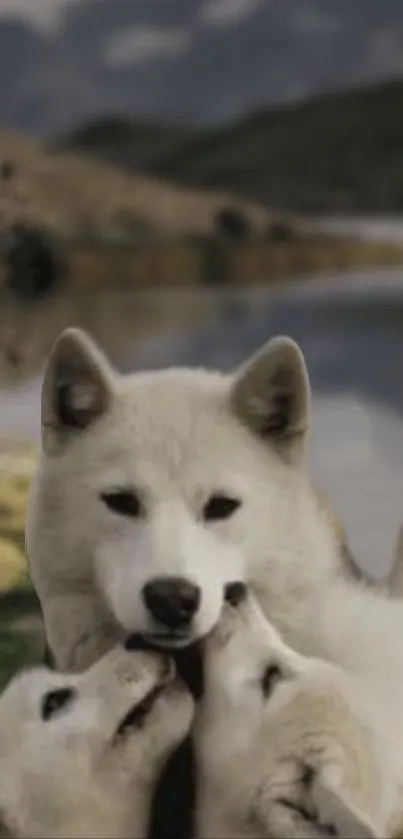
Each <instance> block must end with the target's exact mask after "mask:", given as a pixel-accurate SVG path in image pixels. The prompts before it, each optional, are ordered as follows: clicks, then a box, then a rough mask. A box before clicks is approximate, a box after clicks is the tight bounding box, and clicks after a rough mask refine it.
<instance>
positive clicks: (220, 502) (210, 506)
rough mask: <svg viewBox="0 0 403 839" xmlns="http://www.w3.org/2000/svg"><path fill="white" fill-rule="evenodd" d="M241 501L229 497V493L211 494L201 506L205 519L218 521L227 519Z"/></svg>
mask: <svg viewBox="0 0 403 839" xmlns="http://www.w3.org/2000/svg"><path fill="white" fill-rule="evenodd" d="M240 506H241V502H240V501H239V500H238V499H237V498H230V496H229V495H222V494H219V495H218V494H217V495H212V496H211V498H209V500H208V501H207V503H206V504H205V505H204V508H203V516H204V520H205V521H220V519H229V517H230V516H232V515H233V513H235V512H236V510H237V509H238V507H240Z"/></svg>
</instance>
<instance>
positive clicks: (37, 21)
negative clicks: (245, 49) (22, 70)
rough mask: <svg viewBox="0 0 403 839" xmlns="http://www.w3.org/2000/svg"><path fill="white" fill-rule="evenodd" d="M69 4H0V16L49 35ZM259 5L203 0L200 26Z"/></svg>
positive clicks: (62, 0) (12, 0)
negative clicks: (26, 22) (18, 19)
mask: <svg viewBox="0 0 403 839" xmlns="http://www.w3.org/2000/svg"><path fill="white" fill-rule="evenodd" d="M70 2H76V0H0V16H5V15H10V14H11V15H13V16H17V15H18V16H19V17H22V18H24V19H25V20H29V21H30V22H31V23H33V24H34V25H35V26H36V27H37V28H39V29H41V30H42V31H45V32H52V31H54V30H55V29H57V24H58V20H59V16H60V11H61V9H62V8H63V7H64V6H66V5H67V4H68V3H70ZM81 2H85V0H81ZM116 2H118V0H116ZM133 2H135V0H133ZM165 2H166V3H169V0H165ZM189 2H191V0H189ZM262 2H268V0H204V5H203V6H202V9H201V11H200V22H201V23H204V24H206V25H211V26H230V25H231V24H232V23H237V22H239V21H240V20H242V18H244V17H248V16H249V14H251V13H252V12H253V11H255V9H256V8H257V7H258V6H259V5H261V3H262Z"/></svg>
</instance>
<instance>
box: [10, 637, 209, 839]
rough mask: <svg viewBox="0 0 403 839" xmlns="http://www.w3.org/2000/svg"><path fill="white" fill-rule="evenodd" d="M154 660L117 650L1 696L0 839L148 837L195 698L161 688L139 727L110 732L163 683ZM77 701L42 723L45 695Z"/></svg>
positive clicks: (171, 684) (26, 681) (25, 680)
mask: <svg viewBox="0 0 403 839" xmlns="http://www.w3.org/2000/svg"><path fill="white" fill-rule="evenodd" d="M165 666H166V663H165V662H164V661H163V659H162V658H159V657H157V656H156V655H153V654H150V653H140V652H138V653H127V652H125V651H124V650H122V649H115V650H113V651H112V652H111V653H109V654H108V655H107V656H106V657H104V658H103V659H101V660H100V661H99V662H98V663H97V664H95V665H93V667H92V668H91V669H90V670H88V671H87V672H85V673H83V674H79V675H70V676H65V675H60V674H56V673H51V672H49V671H48V670H45V669H34V670H31V671H28V672H25V673H23V674H22V675H20V676H18V677H17V678H16V679H15V680H14V681H13V682H12V683H11V684H10V685H9V686H8V688H7V689H6V691H5V692H4V694H3V695H2V696H1V697H0V777H1V784H0V833H1V829H2V828H3V829H6V830H7V831H8V832H7V834H6V835H11V836H13V837H15V839H57V837H59V838H60V839H65V837H69V839H79V837H88V839H89V837H99V839H130V837H144V836H145V835H146V826H147V820H148V809H149V805H150V801H151V796H152V790H153V787H154V784H155V782H156V778H157V777H158V775H159V773H160V771H161V767H162V765H163V763H164V761H165V759H166V757H167V755H168V754H169V752H170V751H171V749H172V748H173V747H174V746H175V745H176V744H178V743H179V741H180V740H181V739H182V738H183V737H184V736H185V734H186V733H187V731H188V729H189V726H190V722H191V719H192V700H191V698H190V696H189V695H188V694H187V692H186V691H185V690H184V689H183V688H180V687H179V685H178V684H177V683H176V681H175V680H172V678H170V679H169V680H168V681H167V684H166V687H165V690H164V692H163V693H162V694H161V695H160V697H159V699H158V700H157V702H156V704H155V705H154V707H153V709H152V710H151V712H150V714H149V716H148V717H147V718H146V719H145V721H144V727H143V728H139V729H136V728H132V729H130V730H127V731H126V732H125V733H124V734H123V735H120V736H119V735H118V736H117V737H116V736H115V735H116V730H117V728H118V725H119V723H120V721H121V720H122V719H123V718H124V717H125V716H126V714H127V713H128V712H129V711H130V709H131V708H132V707H133V706H135V705H137V704H138V703H139V702H140V701H141V700H142V699H143V698H144V696H145V695H146V694H147V693H149V691H150V690H152V688H153V687H154V686H155V685H156V684H157V683H158V682H159V681H160V680H161V678H165V676H164V668H165ZM66 687H67V688H72V689H73V690H74V691H75V692H76V695H75V697H74V698H73V699H72V701H71V703H70V704H67V705H66V706H65V707H62V708H60V710H59V711H57V712H56V713H55V714H54V716H52V717H51V718H50V719H48V720H47V721H44V720H43V719H42V716H41V705H42V702H43V698H44V696H45V695H46V693H47V692H49V691H54V690H55V689H60V688H66ZM1 835H3V834H2V833H1Z"/></svg>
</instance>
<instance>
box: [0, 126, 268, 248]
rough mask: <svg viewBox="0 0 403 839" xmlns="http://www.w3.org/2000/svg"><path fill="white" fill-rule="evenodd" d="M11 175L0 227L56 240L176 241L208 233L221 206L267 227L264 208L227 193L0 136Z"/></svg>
mask: <svg viewBox="0 0 403 839" xmlns="http://www.w3.org/2000/svg"><path fill="white" fill-rule="evenodd" d="M5 162H6V163H11V164H12V165H13V167H14V174H13V177H12V178H10V179H9V180H3V181H2V182H0V212H1V216H2V223H3V224H8V223H9V222H10V221H11V220H12V219H13V218H14V217H16V216H18V217H19V218H21V217H23V218H24V219H26V218H29V219H36V220H38V221H39V222H41V223H42V224H46V225H48V226H49V227H50V228H52V229H54V230H55V231H57V232H59V233H60V234H62V235H63V236H67V237H69V238H70V237H73V238H74V237H76V236H81V235H86V234H93V235H96V236H102V237H105V238H110V237H112V238H113V236H114V235H119V233H121V232H122V230H123V232H126V233H132V234H134V235H135V234H136V233H138V234H141V236H144V234H145V233H147V231H148V232H149V233H150V234H151V235H157V236H162V237H166V236H168V237H171V236H173V237H178V236H183V235H192V234H196V235H197V234H201V235H203V234H208V233H210V232H213V225H214V215H215V213H216V212H217V211H219V210H220V209H222V208H227V207H232V208H239V209H242V210H243V212H244V213H245V214H246V215H247V217H248V219H249V222H250V225H251V228H252V229H253V230H254V231H255V232H256V233H257V234H259V233H262V232H264V231H266V230H267V228H268V226H269V225H270V222H271V221H272V220H273V219H274V214H271V213H270V212H269V211H268V210H267V209H266V208H265V207H263V206H262V205H260V204H258V203H255V202H247V201H243V200H242V199H238V198H236V197H235V196H233V195H232V194H231V193H228V192H213V191H211V192H210V191H207V190H195V189H190V188H186V187H180V186H176V185H174V184H170V183H168V182H165V181H163V180H159V179H157V178H152V177H145V176H142V175H131V174H128V173H126V172H125V171H123V170H121V169H119V168H117V167H115V166H113V165H110V164H106V163H102V162H98V161H96V160H95V159H94V160H93V159H90V158H88V157H80V156H79V155H76V154H71V153H58V152H53V153H51V152H49V151H47V150H46V148H45V147H43V146H40V145H39V144H35V143H33V142H31V141H29V140H27V139H25V138H24V137H22V136H19V135H14V134H6V133H3V134H1V135H0V165H1V164H4V163H5Z"/></svg>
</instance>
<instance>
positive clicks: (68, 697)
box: [41, 688, 75, 722]
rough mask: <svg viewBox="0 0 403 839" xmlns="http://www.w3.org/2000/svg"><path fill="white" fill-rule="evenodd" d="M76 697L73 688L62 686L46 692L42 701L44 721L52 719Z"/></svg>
mask: <svg viewBox="0 0 403 839" xmlns="http://www.w3.org/2000/svg"><path fill="white" fill-rule="evenodd" d="M74 697H75V693H74V690H72V689H71V688H60V690H51V691H49V693H45V696H43V697H42V703H41V717H42V719H43V721H44V722H47V721H48V720H50V719H51V718H52V717H53V716H54V715H55V714H57V713H58V712H59V711H61V710H62V709H63V708H65V707H66V706H67V705H70V704H71V703H72V701H73V699H74Z"/></svg>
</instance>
